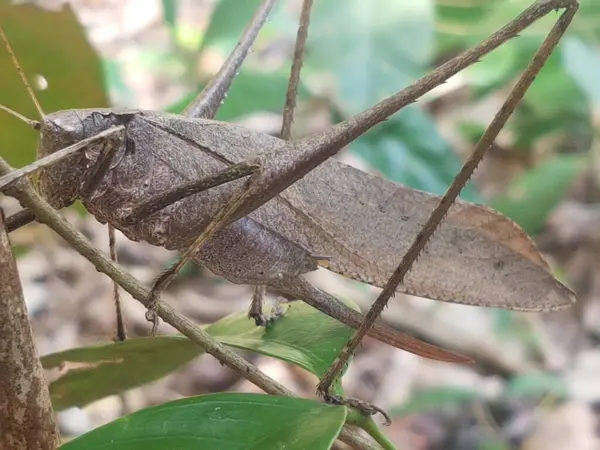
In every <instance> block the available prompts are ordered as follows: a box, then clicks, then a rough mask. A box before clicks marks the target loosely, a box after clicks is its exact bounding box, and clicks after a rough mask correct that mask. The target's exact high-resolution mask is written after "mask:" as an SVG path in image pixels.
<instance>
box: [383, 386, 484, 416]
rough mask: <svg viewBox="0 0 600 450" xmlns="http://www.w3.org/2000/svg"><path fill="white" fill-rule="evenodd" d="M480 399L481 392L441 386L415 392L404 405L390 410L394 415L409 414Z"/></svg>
mask: <svg viewBox="0 0 600 450" xmlns="http://www.w3.org/2000/svg"><path fill="white" fill-rule="evenodd" d="M477 399H479V393H478V392H476V391H473V390H470V389H464V388H458V387H440V388H434V389H424V390H422V391H417V392H414V393H413V394H412V395H411V396H410V398H409V399H408V400H407V401H406V402H404V403H403V404H402V405H399V406H396V407H394V408H392V409H391V410H390V415H391V416H392V417H402V416H409V415H412V414H419V413H422V412H425V411H430V410H439V409H440V408H443V407H448V406H461V405H464V404H465V403H470V402H473V401H475V400H477Z"/></svg>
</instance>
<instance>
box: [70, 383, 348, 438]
mask: <svg viewBox="0 0 600 450" xmlns="http://www.w3.org/2000/svg"><path fill="white" fill-rule="evenodd" d="M345 418H346V408H345V407H343V406H330V405H325V404H323V403H320V402H316V401H312V400H305V399H300V398H289V397H276V396H270V395H260V394H232V393H221V394H209V395H202V396H198V397H190V398H186V399H182V400H176V401H173V402H169V403H165V404H163V405H160V406H155V407H153V408H147V409H144V410H141V411H138V412H135V413H133V414H130V415H129V416H126V417H123V418H121V419H118V420H116V421H114V422H111V423H109V424H107V425H105V426H103V427H100V428H97V429H95V430H93V431H91V432H89V433H86V434H84V435H83V436H80V437H78V438H77V439H74V440H72V441H70V442H68V443H66V444H64V445H63V446H62V447H61V449H62V450H84V449H90V450H92V449H93V450H110V449H115V450H116V449H119V450H129V449H131V450H133V449H136V450H137V449H142V448H143V449H144V450H155V449H156V450H163V449H167V448H168V449H182V450H183V449H219V450H242V449H243V450H251V449H256V450H259V449H284V448H285V449H290V450H292V449H297V450H304V449H311V450H312V449H314V450H320V449H323V450H325V449H329V448H331V446H332V445H333V442H334V441H335V439H336V437H337V435H338V434H339V432H340V430H341V428H342V426H343V424H344V420H345Z"/></svg>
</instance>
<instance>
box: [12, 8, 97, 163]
mask: <svg viewBox="0 0 600 450" xmlns="http://www.w3.org/2000/svg"><path fill="white" fill-rule="evenodd" d="M12 3H13V2H11V1H10V0H0V17H1V18H2V27H3V28H4V31H5V33H6V35H7V37H8V39H9V40H10V43H11V45H12V46H13V49H14V51H15V53H16V55H17V57H18V58H19V61H20V63H21V66H22V67H23V70H24V72H25V74H26V75H27V77H28V79H29V80H34V78H35V76H36V75H38V74H39V75H42V76H43V77H44V78H45V79H46V81H47V83H48V88H47V89H46V90H36V89H35V88H34V90H35V91H36V95H37V97H38V99H39V102H40V104H41V106H42V109H44V111H46V112H50V111H58V110H61V109H69V108H91V107H105V106H108V99H107V96H106V93H105V90H104V84H103V79H102V66H101V64H100V61H99V59H98V57H97V56H96V53H95V52H94V50H93V48H92V47H91V45H90V44H89V43H88V41H87V38H86V35H85V32H84V30H83V29H82V27H81V25H80V24H79V23H78V21H77V18H76V16H75V14H74V13H73V12H72V11H71V8H70V7H67V6H65V8H63V10H62V11H60V12H51V11H46V10H42V9H40V8H37V7H35V6H33V5H18V6H17V5H12ZM0 67H2V76H1V77H0V102H1V103H2V104H3V105H6V106H8V107H9V108H11V109H14V110H15V111H18V112H20V113H21V114H24V115H26V116H28V117H30V118H32V119H39V118H40V117H39V114H38V112H37V111H36V109H35V107H34V105H33V102H32V100H31V99H30V98H29V95H28V94H27V91H26V90H25V87H24V85H23V82H22V81H21V79H20V77H19V75H18V73H17V71H16V69H15V68H14V66H13V63H12V61H11V59H10V56H9V55H8V52H7V51H6V50H5V49H4V45H2V49H0ZM30 84H33V86H35V83H31V82H30ZM0 135H1V136H2V146H1V147H0V156H2V157H3V158H5V159H7V161H8V162H9V163H10V164H12V165H13V166H18V167H20V166H24V165H26V164H28V163H30V162H32V161H33V160H34V159H35V157H36V147H37V141H38V133H37V132H35V131H33V130H32V129H31V128H29V127H28V126H27V125H25V124H24V123H22V122H20V121H19V120H17V119H16V118H14V117H12V116H10V115H8V114H6V113H5V112H0Z"/></svg>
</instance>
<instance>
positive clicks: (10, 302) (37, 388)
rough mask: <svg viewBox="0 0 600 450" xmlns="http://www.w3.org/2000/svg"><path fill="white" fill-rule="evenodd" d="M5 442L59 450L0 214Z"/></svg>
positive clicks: (0, 424)
mask: <svg viewBox="0 0 600 450" xmlns="http://www.w3.org/2000/svg"><path fill="white" fill-rule="evenodd" d="M0 441H1V445H0V446H1V447H2V448H10V449H14V450H27V449H40V450H46V449H48V450H51V449H55V448H58V446H59V444H60V435H59V433H58V428H57V427H56V423H55V422H54V413H53V411H52V404H51V402H50V392H49V391H48V386H47V385H46V380H45V378H44V369H43V368H42V365H41V363H40V360H39V357H38V353H37V349H36V347H35V343H34V340H33V332H32V330H31V325H30V324H29V320H28V318H27V305H26V304H25V299H24V298H23V290H22V288H21V282H20V280H19V272H18V270H17V264H16V262H15V259H14V257H13V254H12V249H11V246H10V242H9V240H8V234H7V232H6V228H5V222H4V212H3V211H2V209H0Z"/></svg>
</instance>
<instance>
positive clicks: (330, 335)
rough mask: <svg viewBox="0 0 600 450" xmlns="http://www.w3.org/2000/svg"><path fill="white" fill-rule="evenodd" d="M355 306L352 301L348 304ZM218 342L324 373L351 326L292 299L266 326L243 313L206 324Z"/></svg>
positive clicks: (348, 335) (349, 332)
mask: <svg viewBox="0 0 600 450" xmlns="http://www.w3.org/2000/svg"><path fill="white" fill-rule="evenodd" d="M348 306H350V307H351V308H354V309H357V310H358V308H357V307H356V306H355V305H352V304H348ZM207 331H208V332H209V333H210V334H211V335H212V336H214V337H216V338H217V339H219V341H221V342H222V343H224V344H226V345H229V346H231V347H235V348H240V349H244V350H252V351H254V352H257V353H261V354H263V355H267V356H273V357H275V358H278V359H281V360H283V361H287V362H289V363H292V364H295V365H297V366H300V367H302V368H304V369H306V370H308V371H309V372H312V373H314V374H315V375H317V376H319V377H320V376H321V375H323V374H324V373H325V371H326V370H327V368H328V367H329V365H330V364H331V363H332V362H333V360H334V359H335V357H336V356H337V353H338V352H339V350H340V349H341V348H342V346H343V345H344V344H345V343H346V342H347V341H348V339H350V337H351V336H352V334H353V333H354V331H353V329H352V328H350V327H348V326H346V325H344V324H342V323H341V322H338V321H337V320H335V319H332V318H331V317H329V316H327V315H325V314H322V313H320V312H319V311H317V310H316V309H314V308H312V307H311V306H309V305H307V304H306V303H304V302H300V301H297V302H293V303H290V304H289V308H288V309H287V311H286V312H285V314H284V315H283V316H282V317H279V318H278V319H277V320H275V322H274V323H273V324H272V325H271V326H269V327H268V328H267V329H266V330H265V329H264V328H260V327H257V326H256V325H255V324H254V321H253V320H250V319H248V317H247V315H246V314H242V313H238V314H234V315H231V316H229V317H226V318H224V319H222V320H220V321H219V322H217V323H215V324H214V325H211V326H210V327H209V328H207Z"/></svg>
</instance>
